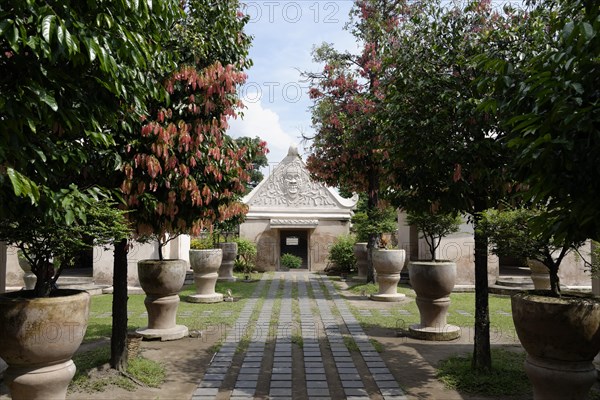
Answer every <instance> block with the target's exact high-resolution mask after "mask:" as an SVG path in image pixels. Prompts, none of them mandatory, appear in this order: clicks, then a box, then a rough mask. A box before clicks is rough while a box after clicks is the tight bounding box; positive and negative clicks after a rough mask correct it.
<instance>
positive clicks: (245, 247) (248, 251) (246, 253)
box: [235, 238, 257, 282]
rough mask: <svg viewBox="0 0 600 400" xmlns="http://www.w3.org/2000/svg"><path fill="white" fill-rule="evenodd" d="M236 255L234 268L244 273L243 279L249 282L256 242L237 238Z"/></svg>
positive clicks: (254, 261) (254, 257)
mask: <svg viewBox="0 0 600 400" xmlns="http://www.w3.org/2000/svg"><path fill="white" fill-rule="evenodd" d="M236 243H237V245H238V255H237V258H236V260H235V270H236V271H240V272H242V273H243V274H244V281H245V282H250V281H251V279H250V278H251V275H252V271H253V270H254V267H255V266H256V253H257V251H256V244H254V242H251V241H250V240H248V239H244V238H237V239H236Z"/></svg>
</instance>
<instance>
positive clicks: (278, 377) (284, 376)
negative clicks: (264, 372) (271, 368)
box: [271, 374, 292, 381]
mask: <svg viewBox="0 0 600 400" xmlns="http://www.w3.org/2000/svg"><path fill="white" fill-rule="evenodd" d="M291 380H292V374H272V375H271V381H291Z"/></svg>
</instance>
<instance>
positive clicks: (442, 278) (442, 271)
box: [408, 261, 460, 340]
mask: <svg viewBox="0 0 600 400" xmlns="http://www.w3.org/2000/svg"><path fill="white" fill-rule="evenodd" d="M408 274H409V277H410V284H411V286H412V288H413V289H414V291H415V293H416V294H417V299H416V303H417V307H418V308H419V314H420V316H421V323H420V324H415V325H411V326H410V327H409V332H410V334H411V336H413V337H415V338H417V339H423V340H453V339H456V338H458V337H459V336H460V328H459V327H458V326H454V325H449V324H448V323H447V321H446V318H447V315H448V307H450V297H449V296H450V293H451V292H452V289H453V288H454V284H455V282H456V264H455V263H453V262H449V261H437V262H434V261H411V262H409V263H408Z"/></svg>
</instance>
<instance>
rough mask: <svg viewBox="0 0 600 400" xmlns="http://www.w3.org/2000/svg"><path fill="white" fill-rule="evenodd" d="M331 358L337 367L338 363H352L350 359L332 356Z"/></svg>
mask: <svg viewBox="0 0 600 400" xmlns="http://www.w3.org/2000/svg"><path fill="white" fill-rule="evenodd" d="M333 358H334V359H335V364H336V365H337V364H338V363H353V362H354V361H352V357H345V356H344V357H336V356H335V355H334V356H333Z"/></svg>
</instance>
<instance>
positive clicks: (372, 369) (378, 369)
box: [369, 367, 390, 374]
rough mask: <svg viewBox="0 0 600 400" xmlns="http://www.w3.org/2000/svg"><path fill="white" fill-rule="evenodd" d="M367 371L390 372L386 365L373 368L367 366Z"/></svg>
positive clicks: (375, 372) (373, 372)
mask: <svg viewBox="0 0 600 400" xmlns="http://www.w3.org/2000/svg"><path fill="white" fill-rule="evenodd" d="M369 371H371V373H372V374H389V373H390V370H389V369H387V367H375V368H371V367H369Z"/></svg>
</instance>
